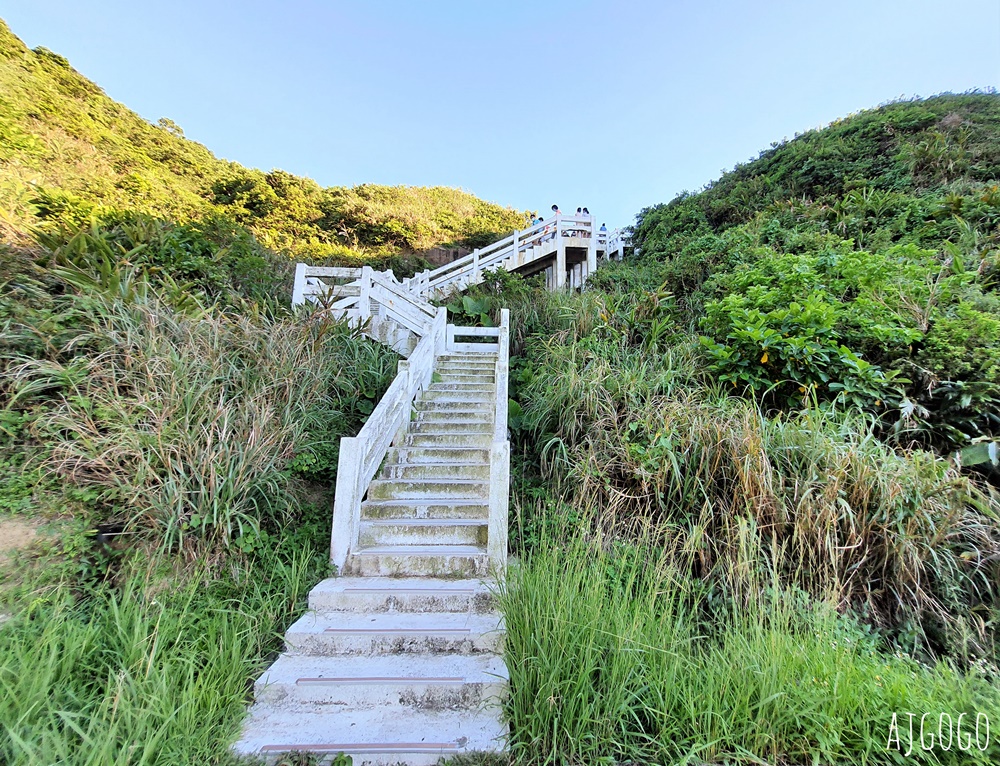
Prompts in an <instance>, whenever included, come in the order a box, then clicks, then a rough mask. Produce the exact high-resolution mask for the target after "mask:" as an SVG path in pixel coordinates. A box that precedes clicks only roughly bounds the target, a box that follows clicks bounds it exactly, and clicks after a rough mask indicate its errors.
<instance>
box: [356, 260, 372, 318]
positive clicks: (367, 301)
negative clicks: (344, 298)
mask: <svg viewBox="0 0 1000 766" xmlns="http://www.w3.org/2000/svg"><path fill="white" fill-rule="evenodd" d="M371 296H372V267H371V266H362V267H361V295H360V297H359V298H358V321H360V322H362V323H364V322H366V321H368V320H369V319H370V318H371V315H372V304H371Z"/></svg>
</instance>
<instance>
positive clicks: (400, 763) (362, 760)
mask: <svg viewBox="0 0 1000 766" xmlns="http://www.w3.org/2000/svg"><path fill="white" fill-rule="evenodd" d="M285 747H288V746H287V745H285ZM292 752H293V751H292V750H291V749H289V750H282V749H279V748H275V749H271V750H269V751H268V752H267V753H266V754H265V755H264V756H263V757H264V758H265V763H270V764H274V763H277V762H278V760H279V759H280V758H281V757H282V756H284V755H287V754H289V753H292ZM341 752H343V753H344V754H345V755H349V756H350V757H351V758H352V759H353V760H352V763H354V764H355V766H438V765H439V764H440V763H441V758H442V756H454V755H458V754H461V753H463V752H464V751H463V750H459V749H455V750H450V749H449V750H445V751H441V752H438V751H436V750H435V751H431V752H409V751H406V750H387V751H386V752H379V751H376V750H364V751H354V750H350V749H348V750H346V751H345V750H344V749H343V748H339V749H336V748H335V749H333V750H330V749H328V748H314V747H310V746H309V745H308V744H307V743H302V744H301V745H299V744H296V746H295V749H294V753H295V755H293V758H300V757H301V756H300V755H298V754H299V753H310V754H314V755H315V756H316V757H317V758H319V762H320V763H330V762H331V759H333V758H334V757H335V756H337V755H338V754H339V753H341ZM288 762H290V763H297V762H301V761H294V760H293V761H288Z"/></svg>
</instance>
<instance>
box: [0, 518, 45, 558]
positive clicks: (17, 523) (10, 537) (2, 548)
mask: <svg viewBox="0 0 1000 766" xmlns="http://www.w3.org/2000/svg"><path fill="white" fill-rule="evenodd" d="M37 534H38V526H37V525H36V524H32V523H31V522H30V521H24V520H22V519H0V559H2V558H4V557H5V556H6V555H7V554H8V553H10V552H11V551H16V550H17V549H18V548H24V547H25V546H27V545H30V544H31V542H32V541H33V540H34V539H35V536H36V535H37Z"/></svg>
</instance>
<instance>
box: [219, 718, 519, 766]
mask: <svg viewBox="0 0 1000 766" xmlns="http://www.w3.org/2000/svg"><path fill="white" fill-rule="evenodd" d="M505 728H506V727H505V726H504V725H503V724H502V722H501V720H500V711H499V709H493V710H489V709H488V710H480V711H470V710H417V711H408V712H407V713H406V715H397V716H389V715H386V711H385V708H375V709H372V710H356V709H351V708H348V709H345V710H336V709H332V710H327V709H325V708H324V709H323V710H322V711H318V712H304V711H291V710H266V711H255V712H254V713H253V714H252V715H251V717H250V718H249V720H247V722H246V723H245V725H244V737H243V739H242V740H241V741H240V742H239V744H238V746H237V747H238V750H239V751H240V752H242V753H278V752H283V751H287V750H314V751H317V752H328V753H337V752H344V753H347V754H351V753H369V754H377V753H386V754H388V753H400V754H404V753H414V754H427V755H428V756H430V758H431V760H428V761H427V763H434V762H435V759H436V758H437V757H438V756H441V755H445V756H447V755H453V754H457V753H461V752H467V751H476V750H498V749H501V748H502V737H503V736H504V734H505ZM395 760H398V759H393V761H395ZM407 760H410V759H407ZM393 761H389V762H393ZM366 762H367V759H366ZM421 762H423V761H421Z"/></svg>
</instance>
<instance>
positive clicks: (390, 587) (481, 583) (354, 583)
mask: <svg viewBox="0 0 1000 766" xmlns="http://www.w3.org/2000/svg"><path fill="white" fill-rule="evenodd" d="M492 586H493V581H492V580H483V579H480V578H473V577H470V578H465V579H462V580H453V579H444V578H441V577H327V578H326V579H325V580H321V581H320V582H319V583H317V584H316V587H315V588H313V589H312V591H310V593H311V594H312V593H315V594H317V595H319V594H322V593H345V592H351V591H359V590H361V591H371V590H378V591H398V590H420V591H430V592H434V591H449V592H450V591H455V590H466V591H469V592H489V591H490V588H491V587H492Z"/></svg>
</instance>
